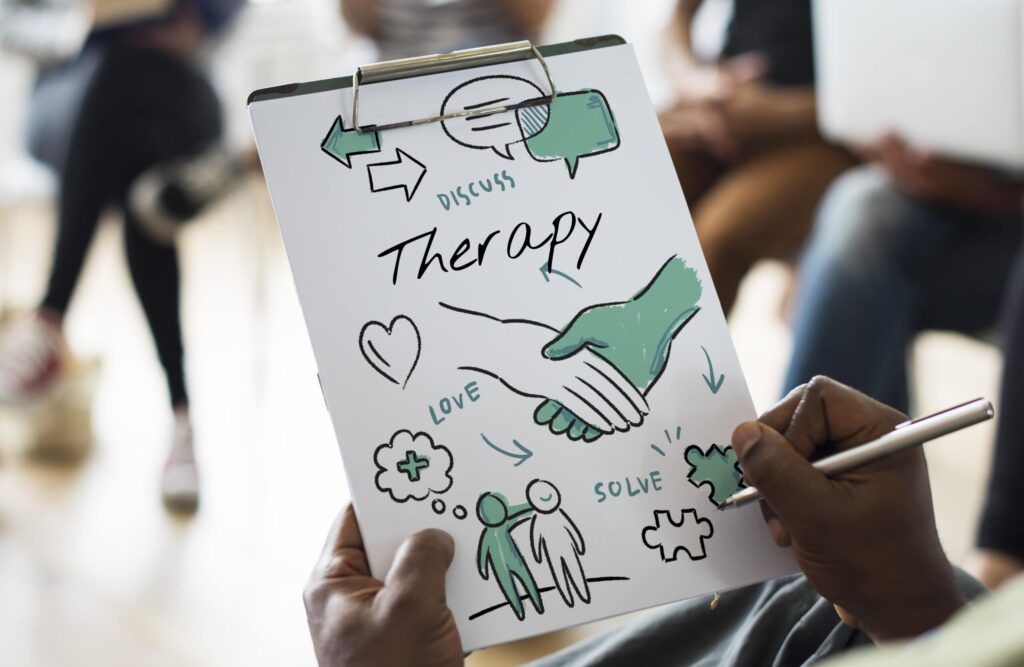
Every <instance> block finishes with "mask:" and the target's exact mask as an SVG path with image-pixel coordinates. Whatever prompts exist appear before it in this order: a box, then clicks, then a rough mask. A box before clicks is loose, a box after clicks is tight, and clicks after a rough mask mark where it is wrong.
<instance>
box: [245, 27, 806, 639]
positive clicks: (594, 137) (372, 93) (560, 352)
mask: <svg viewBox="0 0 1024 667" xmlns="http://www.w3.org/2000/svg"><path fill="white" fill-rule="evenodd" d="M357 93H358V94H357ZM249 109H250V119H251V122H252V126H253V130H254V134H255V137H256V142H257V147H258V149H259V151H260V156H261V160H262V161H263V164H264V172H265V174H266V177H267V182H268V186H269V189H270V194H271V199H272V202H273V205H274V210H275V213H276V215H277V218H278V222H279V225H280V227H281V231H282V235H283V238H284V241H285V247H286V251H287V254H288V258H289V263H290V265H291V268H292V273H293V276H294V278H295V282H296V287H297V290H298V294H299V299H300V302H301V305H302V309H303V314H304V316H305V319H306V324H307V328H308V330H309V333H310V338H311V341H312V344H313V350H314V354H315V356H316V359H317V365H318V367H319V371H320V378H321V382H322V386H323V392H324V398H325V402H326V404H327V408H328V411H329V412H330V414H331V419H332V422H333V424H334V428H335V433H336V436H337V438H338V443H339V448H340V449H341V454H342V459H343V462H344V464H345V473H346V477H347V480H348V483H349V488H350V491H351V495H352V499H353V502H354V503H355V506H356V511H357V514H358V515H359V517H360V526H361V529H362V531H363V537H364V542H365V544H366V549H367V555H368V558H369V561H370V566H371V570H372V571H373V573H374V574H375V575H376V576H378V577H383V576H384V575H385V573H386V572H387V569H388V567H389V566H390V563H391V560H392V558H393V557H394V554H395V552H396V550H397V549H398V547H399V545H400V544H401V542H402V540H403V539H404V538H405V537H406V536H408V535H409V534H411V533H413V532H415V531H417V530H420V529H422V528H426V527H438V528H441V529H443V530H446V531H448V532H449V533H450V534H452V536H453V537H454V539H455V542H456V555H455V559H454V561H453V563H452V566H451V569H450V570H449V574H448V577H447V591H448V603H449V606H450V608H451V609H452V612H453V614H454V616H455V619H456V623H457V624H458V627H459V631H460V634H461V637H462V641H463V646H464V647H465V648H466V649H467V650H473V649H476V648H480V647H482V646H487V645H491V644H495V643H501V642H505V641H511V640H514V639H518V638H522V637H525V636H529V635H532V634H537V633H541V632H549V631H553V630H556V629H560V628H563V627H567V626H569V625H574V624H578V623H584V622H588V621H592V620H596V619H599V618H604V617H608V616H612V615H615V614H620V613H625V612H628V611H633V610H636V609H641V608H645V607H650V606H654V605H658V604H663V603H667V602H671V601H675V600H680V599H683V598H686V597H692V596H694V595H699V594H704V593H714V592H716V591H719V590H725V589H728V588H733V587H737V586H741V585H744V584H748V583H754V582H756V581H762V580H764V579H767V578H770V577H775V576H780V575H784V574H789V573H792V572H794V571H796V565H795V562H794V560H793V559H792V557H791V555H790V554H789V553H788V552H786V551H784V550H780V549H778V548H777V547H776V546H775V544H774V542H773V541H772V540H771V537H770V535H769V534H768V532H767V530H766V529H765V527H764V525H763V523H762V521H761V517H760V513H759V512H758V511H757V509H756V508H746V509H738V510H736V511H734V512H715V511H714V510H715V508H716V506H717V505H718V504H720V503H721V502H722V501H723V500H724V499H725V498H726V497H727V496H728V495H729V494H730V493H731V492H733V491H735V490H737V489H739V488H741V487H742V476H741V472H740V470H739V468H738V465H737V463H736V458H735V454H734V453H733V452H732V451H731V448H730V447H729V446H728V443H729V435H730V434H731V432H732V429H733V427H734V426H735V424H737V423H739V422H741V421H745V420H748V419H753V418H755V416H756V413H755V410H754V407H753V404H752V402H751V399H750V396H749V392H748V391H747V387H746V384H745V381H744V379H743V373H742V370H741V368H740V365H739V361H738V359H737V358H736V354H735V350H734V349H733V346H732V342H731V339H730V337H729V333H728V327H727V324H726V321H725V316H724V314H723V313H722V310H721V306H720V304H719V302H718V299H717V295H716V294H715V291H714V287H713V284H712V281H711V277H710V275H709V274H708V270H707V266H706V263H705V261H704V258H703V254H702V252H701V250H700V245H699V242H698V240H697V236H696V233H695V231H694V229H693V224H692V220H691V219H690V216H689V213H688V210H687V207H686V203H685V199H684V197H683V194H682V190H681V188H680V185H679V183H678V180H677V178H676V175H675V172H674V170H673V168H672V164H671V159H670V156H669V154H668V150H667V147H666V146H665V143H664V138H663V137H662V135H661V132H660V127H659V126H658V123H657V118H656V115H655V113H654V110H653V108H652V106H651V103H650V101H649V98H648V96H647V91H646V88H645V87H644V84H643V80H642V77H641V75H640V71H639V67H638V65H637V63H636V59H635V55H634V54H633V52H632V48H631V47H630V46H629V45H628V44H626V43H625V41H624V40H623V39H621V38H620V37H617V36H604V37H596V38H592V39H583V40H576V41H573V42H567V43H564V44H557V45H553V46H539V47H534V46H533V45H531V44H529V43H522V42H521V43H514V44H510V45H498V46H495V47H487V48H483V49H473V50H470V51H466V52H459V53H455V54H449V55H441V56H428V57H425V58H414V59H408V60H404V61H394V62H391V63H380V64H374V65H367V66H363V67H361V68H359V69H357V71H356V72H355V73H354V74H353V75H352V76H348V77H342V78H337V79H330V80H325V81H316V82H309V83H294V84H288V85H285V86H278V87H274V88H268V89H264V90H260V91H257V92H255V93H253V94H252V95H251V96H250V98H249Z"/></svg>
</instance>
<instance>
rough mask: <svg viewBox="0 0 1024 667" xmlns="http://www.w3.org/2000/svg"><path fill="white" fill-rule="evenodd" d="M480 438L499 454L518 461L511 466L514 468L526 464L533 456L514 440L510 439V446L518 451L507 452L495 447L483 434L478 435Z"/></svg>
mask: <svg viewBox="0 0 1024 667" xmlns="http://www.w3.org/2000/svg"><path fill="white" fill-rule="evenodd" d="M480 437H481V438H483V439H484V443H486V445H487V446H488V447H490V448H491V449H493V450H494V451H496V452H498V453H499V454H504V455H505V456H508V457H509V458H513V459H518V460H517V461H516V462H515V463H514V464H513V467H514V468H518V467H519V466H521V465H523V464H524V463H526V461H527V460H529V458H530V457H531V456H533V452H531V451H530V450H529V449H527V448H526V447H524V446H523V445H522V443H520V442H519V441H518V440H516V439H515V438H513V439H512V444H513V445H515V446H516V448H517V449H518V450H519V451H518V452H510V451H508V450H505V449H502V448H501V447H499V446H497V445H496V444H494V443H493V442H491V441H490V440H488V439H487V436H486V435H484V434H483V433H481V434H480Z"/></svg>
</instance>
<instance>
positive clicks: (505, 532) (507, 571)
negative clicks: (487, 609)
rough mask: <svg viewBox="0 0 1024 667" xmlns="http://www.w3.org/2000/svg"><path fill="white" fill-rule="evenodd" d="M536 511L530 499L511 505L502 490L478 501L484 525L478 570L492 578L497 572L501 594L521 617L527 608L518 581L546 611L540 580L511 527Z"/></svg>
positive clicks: (531, 598)
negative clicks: (524, 605)
mask: <svg viewBox="0 0 1024 667" xmlns="http://www.w3.org/2000/svg"><path fill="white" fill-rule="evenodd" d="M533 512H534V511H533V509H532V508H531V507H530V505H529V503H523V504H521V505H512V506H509V504H508V500H507V499H506V498H505V496H503V495H501V494H500V493H485V494H483V495H482V496H480V499H479V500H478V501H477V504H476V516H477V518H478V519H479V520H480V523H482V524H483V525H484V529H483V532H481V533H480V543H479V544H478V546H477V553H476V558H477V570H478V571H479V572H480V576H481V577H483V578H484V579H489V578H490V574H491V573H492V572H493V573H494V580H495V582H496V583H497V584H498V588H499V589H500V590H501V594H502V595H503V596H504V597H505V600H506V601H507V602H508V605H509V607H511V608H512V613H514V614H515V615H516V618H518V619H519V620H520V621H521V620H523V619H524V618H526V610H525V609H524V608H523V600H522V598H521V597H520V592H519V588H518V587H517V585H516V584H517V582H518V584H519V586H521V587H522V589H523V591H524V592H525V593H526V596H527V597H528V598H529V600H530V602H531V603H533V608H534V609H536V610H537V613H539V614H543V613H544V603H543V602H542V601H541V597H540V591H539V590H538V589H537V582H536V581H535V580H534V578H533V574H532V573H531V572H530V568H529V567H528V566H527V564H526V559H525V558H523V554H522V552H521V551H520V550H519V547H518V546H517V545H516V542H515V540H514V539H512V529H513V528H515V527H516V526H518V525H519V524H521V523H523V522H524V521H526V520H527V519H529V518H530V516H532V515H533Z"/></svg>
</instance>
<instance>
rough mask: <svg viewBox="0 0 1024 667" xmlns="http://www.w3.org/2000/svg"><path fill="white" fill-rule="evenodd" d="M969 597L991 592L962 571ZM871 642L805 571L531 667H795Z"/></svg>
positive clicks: (671, 610) (690, 604) (683, 608)
mask: <svg viewBox="0 0 1024 667" xmlns="http://www.w3.org/2000/svg"><path fill="white" fill-rule="evenodd" d="M957 579H958V582H959V584H960V589H961V591H963V593H964V596H965V597H967V598H968V599H972V598H974V597H977V596H978V595H981V594H982V593H983V592H984V591H985V589H984V587H982V585H981V584H979V583H978V582H977V581H975V580H974V579H972V578H971V577H969V576H968V575H966V574H964V573H963V572H961V571H959V570H957ZM864 644H871V640H870V639H869V638H868V636H867V635H865V634H864V633H862V632H859V631H857V630H854V629H853V628H850V627H849V626H847V625H845V624H843V622H842V621H840V620H839V617H838V616H837V615H836V612H835V609H833V607H832V605H831V604H830V603H829V602H827V601H826V600H825V599H824V598H822V597H821V596H820V595H818V594H817V593H815V592H814V589H813V588H811V586H810V584H809V583H808V582H807V579H806V578H805V577H804V576H803V575H802V574H798V575H792V576H789V577H783V578H780V579H775V580H772V581H767V582H764V583H762V584H756V585H754V586H747V587H745V588H738V589H736V590H732V591H728V592H726V593H722V595H721V599H720V600H719V601H718V605H717V607H716V608H715V609H711V598H710V597H701V598H694V599H692V600H687V601H685V602H679V603H676V604H673V605H669V606H666V607H664V608H662V609H660V610H658V611H656V612H654V613H652V614H650V615H648V616H646V617H644V618H641V619H639V620H637V621H635V622H633V623H630V624H627V625H624V626H622V627H620V628H616V629H614V630H611V631H609V632H607V633H605V634H603V635H599V636H597V637H594V638H593V639H589V640H586V641H583V642H580V643H579V644H575V645H573V646H570V647H569V648H567V649H565V650H563V651H561V652H559V653H556V654H554V655H551V656H548V657H546V658H543V659H541V660H538V661H536V662H533V663H530V664H531V665H532V667H556V666H557V667H599V666H605V665H616V666H618V665H643V666H644V667H663V666H664V667H668V666H672V667H691V666H692V667H754V666H757V667H762V666H765V667H767V666H771V667H796V666H802V665H811V664H813V663H815V662H817V661H819V660H822V659H824V658H827V657H829V656H832V655H836V654H838V653H842V652H843V651H846V650H847V649H848V648H850V647H854V646H861V645H864Z"/></svg>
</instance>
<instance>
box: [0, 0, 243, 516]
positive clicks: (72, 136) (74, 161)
mask: <svg viewBox="0 0 1024 667" xmlns="http://www.w3.org/2000/svg"><path fill="white" fill-rule="evenodd" d="M240 8H241V2H240V0H176V1H175V2H173V3H171V6H170V9H169V10H168V11H167V12H165V13H161V14H159V15H158V16H148V15H147V18H146V19H145V20H139V21H133V22H130V23H128V24H124V25H118V26H117V27H110V26H105V27H103V28H98V29H96V30H94V32H93V33H92V35H91V36H90V38H89V40H88V42H87V44H86V47H85V49H84V51H83V53H82V55H81V56H80V58H81V61H82V62H87V63H88V66H87V67H81V68H78V67H69V68H68V69H66V70H64V71H65V72H68V73H69V75H70V76H82V77H85V79H84V80H83V81H81V82H78V83H79V84H80V85H77V86H72V88H80V89H81V99H79V100H75V101H74V102H75V104H74V106H75V109H76V112H75V115H74V117H73V118H71V119H69V123H70V130H69V132H68V133H67V134H68V136H69V139H68V143H67V145H66V146H64V147H59V148H60V150H57V151H51V152H50V153H49V154H50V155H55V156H56V157H55V158H54V159H53V160H51V165H52V166H54V167H55V168H56V169H57V171H58V176H59V193H58V199H57V240H56V249H55V253H54V259H53V265H52V269H51V271H50V277H49V282H48V286H47V289H46V293H45V296H44V297H43V299H42V302H41V303H40V304H39V307H38V308H37V310H36V311H35V312H34V313H32V314H31V315H30V316H28V317H26V318H24V319H23V320H22V321H20V322H17V323H15V324H14V325H12V327H11V328H10V329H8V330H7V331H6V332H5V335H4V337H3V341H2V344H0V402H4V403H10V404H26V403H30V402H32V401H35V400H38V399H40V398H41V397H43V396H45V395H46V394H47V393H48V392H51V391H53V390H54V388H55V387H57V386H58V385H59V384H60V382H61V379H62V377H63V376H64V373H65V366H66V363H67V362H66V359H67V354H68V353H67V344H66V342H65V340H64V333H63V321H64V314H65V313H66V312H67V309H68V306H69V304H70V302H71V297H72V295H73V292H74V289H75V286H76V285H77V283H78V279H79V276H80V274H81V271H82V265H83V263H84V261H85V257H86V253H87V251H88V249H89V245H90V243H91V241H92V238H93V236H94V235H95V233H96V229H97V227H98V224H99V220H100V215H101V213H102V212H103V209H104V208H105V207H107V206H108V205H115V206H117V207H119V208H120V209H121V211H122V213H123V214H124V219H125V224H124V240H125V251H126V254H127V258H128V268H129V270H130V273H131V278H132V282H133V284H134V286H135V290H136V293H137V294H138V296H139V300H140V301H141V303H142V308H143V311H144V313H145V315H146V319H147V320H148V323H149V328H150V331H151V332H152V334H153V339H154V342H155V343H156V349H157V354H158V356H159V358H160V362H161V364H162V366H163V369H164V373H165V375H166V380H167V387H168V393H169V398H170V405H171V408H172V410H173V412H174V430H173V435H172V438H171V447H170V451H169V453H168V456H167V459H166V463H165V464H164V468H163V473H162V477H161V493H162V497H163V500H164V502H165V504H167V505H168V506H169V507H171V508H173V509H184V510H190V509H194V508H195V506H196V503H197V502H198V474H197V471H196V464H195V456H194V452H193V441H192V427H191V421H190V419H189V400H188V392H187V390H186V386H185V370H184V350H183V344H182V337H181V324H180V315H179V301H180V285H179V267H178V254H177V250H176V248H175V246H174V243H173V237H172V235H170V234H169V233H168V228H173V227H174V226H175V224H179V223H180V222H182V221H184V220H186V219H188V218H189V217H191V215H193V214H194V213H196V212H197V211H198V209H199V208H201V206H202V204H203V202H204V201H205V200H206V199H208V198H210V197H212V196H214V195H215V194H217V192H218V191H219V189H220V188H221V186H223V185H225V184H226V176H225V174H226V173H233V170H232V169H226V170H225V169H223V168H222V169H221V170H220V171H217V170H213V169H211V168H210V164H211V162H217V160H216V159H212V158H211V157H210V151H211V150H213V151H214V152H216V145H217V142H218V139H219V138H220V137H221V134H222V131H223V127H222V121H221V114H220V106H219V102H218V100H217V96H216V94H215V93H214V90H213V88H212V87H211V85H210V83H209V81H208V79H207V77H206V75H205V74H204V73H203V72H202V71H201V70H200V69H199V68H198V67H197V62H196V60H197V58H198V56H199V53H200V50H201V48H202V47H203V45H204V43H205V42H206V40H207V38H208V37H209V36H210V35H213V34H215V33H218V32H219V31H221V30H222V29H224V28H225V27H226V26H227V25H228V23H230V21H231V20H232V18H233V17H234V15H235V14H236V13H237V11H238V10H239V9H240ZM64 129H65V128H60V127H57V128H53V131H54V132H55V133H56V134H55V136H64V135H63V134H62V130H64ZM39 131H40V132H41V133H42V134H46V133H47V132H48V131H49V130H47V129H46V128H40V130H39ZM211 147H212V148H211ZM183 161H184V163H187V164H193V163H196V162H198V163H201V164H202V165H203V168H202V169H192V170H189V169H186V168H184V167H183ZM186 166H187V165H186ZM154 170H165V171H166V173H164V174H163V176H162V177H154ZM198 172H202V173H205V174H214V177H213V178H205V179H204V178H198V177H197V176H198V175H199V174H198ZM186 173H187V174H188V175H189V176H190V178H188V179H185V180H180V179H179V180H175V176H182V175H184V174H186ZM140 182H141V183H143V184H145V185H146V186H147V187H144V188H141V189H142V190H144V191H145V192H143V193H142V194H143V195H145V196H140V192H139V190H140V187H139V186H140ZM179 226H180V224H179Z"/></svg>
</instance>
